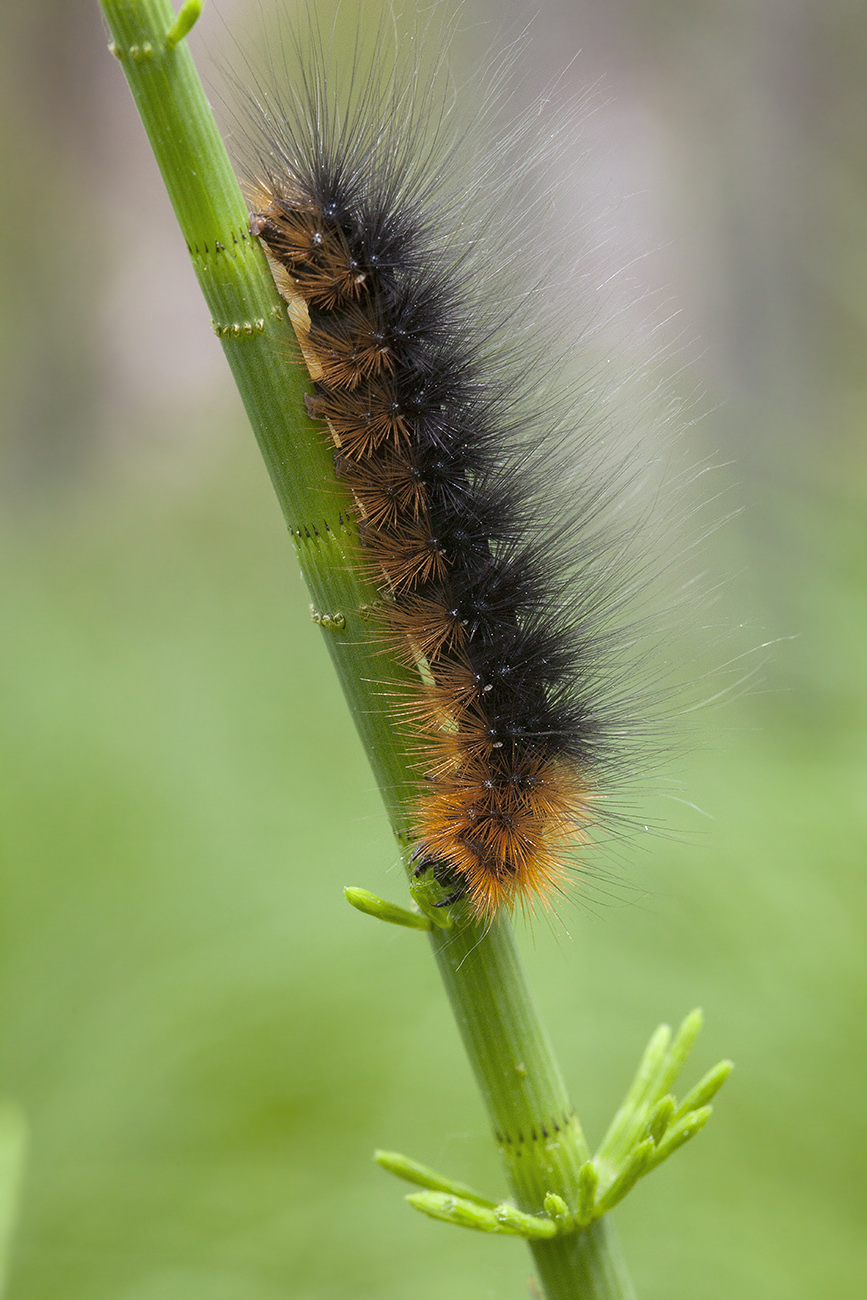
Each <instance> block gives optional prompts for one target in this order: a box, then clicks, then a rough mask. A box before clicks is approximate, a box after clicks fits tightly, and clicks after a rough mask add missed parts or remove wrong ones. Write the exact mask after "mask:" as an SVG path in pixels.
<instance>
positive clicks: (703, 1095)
mask: <svg viewBox="0 0 867 1300" xmlns="http://www.w3.org/2000/svg"><path fill="white" fill-rule="evenodd" d="M734 1068H735V1067H734V1062H733V1061H720V1063H719V1065H715V1066H714V1067H713V1069H712V1070H708V1072H707V1074H705V1075H704V1076H703V1077H702V1078H701V1079H699V1081H698V1083H697V1084H696V1085H695V1087H694V1088H691V1089H690V1091H689V1092H688V1093H687V1094H686V1096H685V1097H684V1099H683V1101H682V1102H681V1103H680V1105H679V1106H678V1108H677V1110H676V1111H675V1112H674V1116H673V1119H674V1122H675V1123H677V1121H678V1120H679V1119H682V1118H683V1117H684V1115H688V1114H689V1113H690V1111H693V1110H699V1109H700V1108H701V1107H702V1106H706V1105H707V1103H708V1102H709V1101H710V1100H711V1098H712V1097H715V1096H716V1094H717V1093H718V1092H719V1090H720V1088H721V1087H722V1086H723V1084H724V1083H725V1081H726V1079H727V1078H728V1077H729V1075H730V1074H731V1072H732V1070H733V1069H734Z"/></svg>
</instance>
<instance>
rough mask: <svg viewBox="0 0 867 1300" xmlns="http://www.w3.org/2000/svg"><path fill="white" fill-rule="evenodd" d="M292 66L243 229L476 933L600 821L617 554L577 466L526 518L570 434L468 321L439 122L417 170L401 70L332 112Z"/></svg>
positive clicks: (616, 712) (451, 873)
mask: <svg viewBox="0 0 867 1300" xmlns="http://www.w3.org/2000/svg"><path fill="white" fill-rule="evenodd" d="M321 63H322V61H321V60H320V72H321ZM306 75H307V77H308V82H307V87H306V95H307V103H306V105H305V104H304V103H303V102H302V104H301V107H300V109H299V110H298V111H297V112H296V113H295V115H294V116H293V117H292V119H291V120H287V119H286V118H281V119H280V120H279V121H275V120H274V119H273V118H270V119H269V120H268V121H267V123H266V126H265V127H264V128H263V130H264V133H265V136H266V138H267V142H268V149H267V150H266V151H262V158H261V166H260V175H259V177H258V178H257V182H256V186H255V188H254V190H253V192H252V193H253V205H254V209H255V210H254V213H253V216H252V219H251V229H252V231H253V233H254V235H256V236H258V237H259V238H260V240H261V241H262V243H263V245H264V247H265V248H266V251H267V253H268V256H269V260H270V262H271V265H272V269H273V270H274V273H275V278H276V280H277V283H278V287H279V288H280V291H281V293H282V294H283V296H284V297H285V298H286V300H287V302H288V304H289V314H290V317H291V319H292V322H293V325H294V327H295V331H296V334H297V336H298V340H299V343H300V346H301V351H302V354H303V359H304V362H305V364H306V366H307V368H308V371H309V373H310V376H311V379H312V381H313V383H314V396H313V398H312V400H311V403H310V408H309V409H310V413H311V414H312V415H314V417H316V418H319V419H322V420H323V421H324V422H325V424H326V426H327V429H328V435H329V436H330V438H331V440H332V442H333V446H334V453H335V469H336V474H337V477H338V478H339V479H341V480H342V481H343V482H345V483H346V484H347V486H348V487H349V488H350V490H351V492H352V494H353V497H354V500H355V504H356V509H357V516H358V529H359V536H360V540H361V543H362V547H363V554H364V560H363V563H364V567H365V569H366V570H367V571H368V573H369V574H370V575H372V576H373V578H374V580H375V581H376V583H377V585H378V586H379V589H380V593H381V610H380V612H381V617H382V622H383V628H384V633H385V635H386V636H387V638H388V641H389V643H390V645H391V648H392V650H393V652H394V653H396V654H397V655H398V656H399V657H400V658H401V659H402V660H403V661H405V662H409V663H411V664H412V665H413V666H414V667H416V668H417V669H418V685H417V689H416V690H415V691H414V692H413V695H412V698H410V699H408V700H406V701H405V702H404V705H403V708H402V710H401V712H400V718H399V720H398V722H397V724H396V725H403V726H408V727H411V729H412V732H413V734H414V736H415V739H416V749H417V766H418V772H419V793H418V797H417V799H416V803H415V809H414V832H415V838H416V849H415V859H416V862H417V864H418V869H419V870H422V869H425V868H427V867H432V868H433V869H434V871H435V872H436V873H437V875H438V877H439V878H440V879H441V880H443V881H444V882H446V883H447V884H448V885H449V887H450V889H451V891H452V894H451V896H452V897H458V896H463V895H466V896H468V897H469V899H470V900H471V903H472V906H473V909H474V911H475V913H476V914H477V916H478V917H480V918H485V917H489V916H490V915H492V914H493V913H494V912H495V911H496V910H497V909H498V908H499V907H501V906H505V907H507V908H509V907H511V906H513V905H514V904H515V902H521V903H527V902H529V903H530V904H532V901H533V900H534V899H535V898H541V899H543V900H546V899H547V898H548V897H549V896H550V894H551V891H552V890H556V889H557V888H558V887H559V886H560V885H561V883H562V881H563V879H564V873H565V867H564V854H565V852H566V849H567V846H569V845H574V844H575V842H576V840H577V841H578V842H579V843H580V842H583V841H585V840H586V839H587V837H588V833H589V829H590V827H591V825H592V824H593V823H594V821H595V820H596V819H597V816H598V811H597V809H598V801H599V798H600V795H604V794H605V781H606V777H607V776H608V774H609V772H610V770H611V768H612V766H613V765H615V763H616V754H617V749H618V745H619V743H620V739H621V736H622V734H623V733H624V731H625V730H626V727H627V725H628V704H627V703H626V696H625V694H624V693H623V691H622V687H621V683H620V682H619V681H617V682H616V684H615V686H614V688H613V689H612V680H611V679H612V678H615V677H616V675H617V672H618V667H617V656H616V652H615V651H614V648H613V647H614V638H613V636H612V632H611V619H612V609H611V606H612V603H614V604H616V598H614V599H613V600H612V593H613V591H614V590H615V589H616V588H617V585H618V584H617V582H615V581H612V578H611V565H610V558H611V554H614V553H616V552H617V550H618V548H619V547H620V545H621V542H622V539H614V540H611V539H610V538H609V539H607V540H606V538H605V529H604V526H600V518H602V517H603V516H604V515H605V513H606V508H607V506H606V502H607V498H608V496H609V495H610V485H608V484H606V483H605V482H604V481H602V482H599V483H596V484H593V483H592V482H591V480H592V474H588V473H585V474H584V475H583V477H582V476H578V477H577V478H576V479H575V480H573V487H574V490H575V492H576V497H575V500H569V490H568V486H567V487H566V491H565V493H564V491H563V485H562V484H561V485H559V490H560V495H561V498H562V497H563V496H564V495H565V497H566V504H565V506H564V505H561V506H560V508H559V512H558V511H556V510H552V511H550V513H549V515H548V517H547V520H540V518H539V513H540V508H541V509H544V507H543V502H544V500H545V498H546V496H548V495H549V494H550V493H551V492H552V489H553V490H554V495H555V496H556V495H557V491H556V489H557V486H558V485H552V483H551V475H552V468H553V470H554V471H555V472H557V473H559V472H561V471H562V470H563V468H564V466H565V465H566V457H564V456H562V455H559V454H558V455H555V456H554V458H553V460H551V459H550V458H549V459H548V460H547V461H546V460H545V457H544V456H540V454H539V445H538V444H539V441H540V439H542V440H543V439H544V436H546V435H547V437H548V438H549V439H553V440H554V441H555V442H559V441H560V440H561V439H562V436H563V425H564V423H565V422H564V421H563V420H562V419H561V420H556V421H555V420H553V419H552V418H551V415H550V413H546V412H545V411H544V409H543V399H542V398H538V399H537V398H536V396H535V394H534V392H533V388H532V378H531V374H530V373H528V367H531V366H532V362H533V361H534V360H538V356H536V357H535V358H534V357H530V358H529V361H528V362H527V363H526V367H525V366H520V367H519V368H518V369H517V370H516V368H515V358H514V357H513V356H512V355H511V350H510V347H509V346H508V345H503V344H502V342H501V336H502V324H501V323H499V322H496V320H495V314H493V313H490V312H489V313H488V314H487V315H486V316H485V315H483V316H482V317H481V318H480V317H479V301H480V295H479V288H478V274H479V266H478V263H477V262H475V261H474V260H473V257H474V254H473V253H471V252H462V251H460V250H461V248H462V247H463V244H464V243H467V244H468V241H467V240H466V232H465V230H464V229H463V228H462V226H461V223H460V222H459V221H456V219H455V202H454V193H453V191H451V190H449V189H448V188H447V186H446V185H445V184H444V183H442V182H440V181H439V179H438V177H437V176H436V175H433V176H432V175H431V174H429V173H430V169H431V168H434V169H435V168H436V166H437V164H438V159H440V160H441V159H442V158H443V157H445V156H446V155H447V154H448V152H449V149H448V145H447V144H446V145H445V146H443V145H442V133H443V128H442V126H441V125H439V124H438V125H436V126H435V129H434V132H433V137H434V141H435V147H432V148H431V147H428V148H427V151H426V159H425V158H423V159H422V162H421V163H419V161H418V160H417V159H414V158H412V156H411V152H410V148H411V145H412V139H411V136H412V132H413V130H414V129H415V128H416V126H417V124H418V112H419V110H418V108H417V107H416V106H415V104H413V106H412V107H411V108H410V109H409V110H408V111H409V117H408V124H407V130H406V131H402V130H401V121H400V120H399V119H400V115H401V112H402V111H404V110H406V109H407V85H408V81H409V80H411V79H407V78H399V77H397V76H396V77H395V79H394V80H393V81H392V83H391V85H390V89H389V90H388V91H387V92H386V93H385V94H384V95H377V94H376V93H374V92H373V91H372V90H371V89H370V85H371V84H373V78H372V79H371V83H369V84H368V85H367V86H366V88H365V89H363V91H360V90H358V88H356V91H355V99H354V100H353V101H351V102H350V106H349V110H348V111H347V110H345V109H344V110H343V111H340V110H339V109H338V108H337V107H336V104H335V103H334V102H332V101H331V99H330V98H329V93H330V92H329V89H328V88H327V86H325V85H323V84H322V82H321V78H319V74H318V73H317V72H316V71H315V70H314V71H310V70H308V72H307V74H306ZM359 84H362V83H359ZM408 136H409V139H408ZM425 165H426V166H427V168H428V170H425ZM469 242H470V243H471V242H472V241H469ZM456 245H457V251H456ZM510 256H511V257H512V258H515V250H514V249H513V250H512V252H511V254H510ZM585 446H586V442H585ZM600 539H601V540H600ZM576 556H577V559H576Z"/></svg>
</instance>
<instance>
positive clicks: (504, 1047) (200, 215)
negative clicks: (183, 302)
mask: <svg viewBox="0 0 867 1300" xmlns="http://www.w3.org/2000/svg"><path fill="white" fill-rule="evenodd" d="M101 3H102V8H103V11H104V13H105V16H106V18H107V20H108V23H109V26H110V28H111V33H112V36H113V45H112V51H113V53H114V54H115V55H116V57H117V58H118V59H119V61H120V63H121V66H122V68H123V70H124V72H125V73H126V76H127V80H128V82H129V85H130V89H131V90H132V93H133V96H134V98H135V101H136V104H137V106H138V109H139V112H140V113H141V117H142V120H143V122H144V125H145V129H146V131H147V133H148V136H149V138H150V141H151V144H152V146H153V149H154V153H155V155H156V158H157V162H158V163H159V166H160V170H161V171H162V174H163V178H164V180H165V183H166V186H167V188H168V192H169V195H170V197H171V200H172V203H173V205H174V209H175V212H176V214H177V217H178V221H179V222H180V226H181V230H182V232H183V235H184V238H185V239H186V241H187V245H188V248H189V250H190V255H191V258H192V262H193V268H194V270H195V273H196V275H197V277H198V280H199V284H200V285H201V288H202V291H203V293H204V296H205V300H206V302H207V304H208V307H209V309H210V312H211V315H212V320H213V326H214V329H215V331H216V332H217V334H218V336H219V337H220V340H221V342H222V344H223V348H224V350H225V353H226V356H227V358H228V361H229V365H230V366H231V368H232V373H233V375H234V377H235V380H236V382H237V385H238V388H239V391H240V393H241V397H242V400H243V402H244V405H245V407H246V410H247V413H248V415H249V417H250V422H251V424H252V426H253V430H254V432H255V434H256V437H257V439H258V442H259V446H260V448H261V451H262V455H263V456H264V458H265V463H266V465H267V467H268V471H269V473H270V475H271V479H272V482H273V484H274V489H275V491H276V493H277V497H278V500H279V502H280V505H281V507H282V509H283V513H284V515H285V518H286V521H287V524H288V526H289V530H290V532H291V534H292V536H293V538H294V539H295V542H296V545H297V547H298V551H299V555H300V559H301V564H302V568H303V571H304V576H305V578H306V580H307V583H308V585H309V587H310V593H311V597H312V600H313V606H314V617H315V618H316V619H317V621H318V622H319V623H320V626H321V627H322V629H323V635H324V637H325V640H326V642H327V644H328V648H329V650H330V652H331V655H332V658H333V660H334V663H335V666H336V668H337V672H338V675H339V677H340V680H341V683H342V685H343V689H344V692H345V694H346V698H347V700H348V702H349V706H350V708H351V710H352V713H353V717H354V718H355V721H356V725H357V726H358V730H359V732H360V734H361V739H362V742H363V744H364V746H365V749H366V751H367V754H368V757H369V759H370V762H371V764H372V766H373V769H374V771H375V773H376V776H377V779H378V781H379V785H380V789H381V790H382V794H383V798H384V800H385V803H386V806H387V808H388V812H389V816H390V818H391V823H392V826H393V829H394V832H395V835H396V836H397V838H398V841H399V843H400V844H401V848H402V851H403V852H404V856H405V858H406V856H407V850H408V846H409V838H408V831H409V814H408V804H409V800H410V797H411V794H412V789H413V781H412V770H411V766H410V763H409V758H408V755H407V752H406V747H405V744H404V742H403V740H402V739H401V737H400V735H399V733H398V731H397V730H396V729H395V728H394V726H393V723H392V720H391V718H390V717H389V714H388V711H387V709H386V708H384V706H383V699H382V686H381V685H379V686H378V685H377V683H381V682H382V680H383V678H384V677H390V678H391V679H392V680H396V679H397V678H399V677H400V675H401V672H402V671H404V672H405V671H406V670H401V669H400V668H399V667H398V666H396V665H389V666H388V668H386V666H385V664H384V663H383V658H382V653H381V645H380V643H378V641H377V639H376V634H375V624H372V623H371V621H370V620H369V619H366V618H365V612H366V611H367V610H368V609H369V607H370V606H371V604H372V603H373V602H374V601H375V600H376V597H377V592H376V589H375V588H374V587H372V586H371V585H370V584H369V583H367V582H366V581H365V580H363V579H362V578H361V577H360V576H359V573H358V565H357V564H356V563H354V559H355V551H356V546H357V540H356V534H355V529H354V527H353V525H352V502H351V499H350V498H349V496H348V495H347V493H346V492H345V490H344V489H343V488H342V487H341V486H340V485H339V484H338V483H337V482H336V481H335V478H334V473H333V461H332V452H331V450H330V448H329V446H328V443H327V440H326V439H325V438H323V437H322V434H321V430H320V428H319V426H317V425H315V424H314V423H313V422H311V421H310V420H309V419H308V418H307V416H306V414H305V407H304V400H303V398H304V392H305V390H307V389H309V387H310V381H309V379H308V378H307V376H306V374H305V372H304V370H303V368H302V367H301V366H299V365H293V364H289V363H288V357H289V355H290V353H292V351H293V345H294V340H293V337H292V331H291V328H290V326H289V324H288V321H287V317H286V312H285V305H284V303H283V302H282V300H281V299H280V297H279V296H278V294H277V291H276V289H275V287H274V283H273V280H272V278H271V275H270V272H269V270H268V267H267V264H266V261H265V258H264V255H263V254H262V252H261V250H260V248H259V245H258V242H257V241H256V240H254V239H253V238H251V236H250V233H249V224H248V215H247V210H246V206H245V203H244V200H243V197H242V195H241V192H240V190H239V188H238V184H237V181H236V179H235V176H234V173H233V171H232V168H231V166H230V163H229V159H228V157H227V155H226V151H225V149H224V147H223V144H222V141H221V140H220V137H219V135H218V132H217V128H216V124H215V122H214V119H213V116H212V114H211V111H210V109H209V107H208V104H207V101H206V98H205V95H204V92H203V89H202V86H201V83H200V82H199V79H198V76H197V74H196V71H195V68H194V66H193V62H192V59H191V57H190V54H189V51H188V49H187V45H186V41H185V40H184V39H183V38H184V36H185V34H186V31H187V30H188V29H189V27H191V26H192V24H193V22H195V19H196V17H197V16H198V12H199V8H200V6H199V4H198V3H197V0H193V3H188V4H187V5H185V6H184V8H183V9H182V10H181V13H180V15H179V16H178V17H177V18H176V16H175V14H174V12H173V10H172V8H171V6H170V3H169V0H101ZM287 721H288V720H287ZM456 910H458V911H459V910H460V909H456ZM429 936H430V941H431V943H432V945H433V948H434V953H435V956H436V959H437V963H438V965H439V969H440V973H441V975H442V978H443V981H444V983H445V986H446V989H447V991H448V995H449V998H450V1000H451V1003H452V1007H453V1009H454V1013H455V1018H456V1020H457V1022H458V1026H459V1029H460V1031H461V1035H462V1037H463V1041H464V1045H465V1047H466V1049H467V1052H468V1055H469V1057H470V1061H471V1063H472V1066H473V1069H474V1071H475V1074H476V1078H477V1081H478V1084H479V1087H480V1089H481V1092H482V1096H483V1099H484V1102H485V1105H486V1106H487V1109H488V1113H489V1116H490V1119H491V1122H492V1126H493V1128H494V1131H495V1133H496V1134H497V1137H498V1141H499V1143H500V1146H501V1150H502V1152H503V1154H504V1160H505V1166H506V1170H507V1173H508V1175H509V1179H510V1182H511V1184H512V1189H513V1192H514V1196H515V1199H516V1201H517V1204H518V1206H519V1207H520V1209H521V1210H523V1211H526V1212H527V1213H529V1214H532V1215H536V1216H541V1215H542V1212H543V1202H544V1200H545V1196H546V1194H548V1193H553V1194H554V1196H555V1197H560V1198H562V1200H563V1201H565V1202H566V1204H567V1205H568V1206H574V1205H575V1204H576V1202H577V1200H578V1198H579V1195H580V1189H579V1181H580V1180H579V1173H580V1170H581V1167H582V1165H583V1164H584V1163H585V1162H586V1161H587V1160H588V1157H589V1151H588V1149H587V1145H586V1142H585V1140H584V1136H583V1133H582V1132H581V1128H580V1126H579V1124H578V1121H577V1118H576V1117H575V1114H574V1110H573V1108H572V1106H571V1104H570V1102H569V1099H568V1096H567V1093H566V1089H565V1086H564V1084H563V1080H562V1078H561V1075H560V1071H559V1068H558V1066H557V1063H556V1061H555V1060H554V1056H553V1054H552V1051H551V1048H550V1045H549V1043H548V1039H547V1036H546V1034H545V1031H544V1029H543V1027H542V1025H541V1023H540V1020H539V1017H538V1014H537V1012H536V1008H535V1006H534V1004H533V1000H532V998H531V996H530V993H529V990H528V989H527V986H526V982H525V979H524V974H523V971H522V968H521V963H520V959H519V956H518V953H517V949H516V946H515V942H514V937H513V934H512V930H511V926H510V924H509V922H508V921H507V920H505V919H499V920H498V921H497V922H496V923H495V924H494V925H493V926H491V928H490V929H489V930H485V929H484V928H482V927H480V926H479V925H478V924H477V923H475V922H473V921H472V920H469V921H467V920H465V919H459V920H457V921H456V922H455V924H454V925H453V926H452V928H448V929H445V928H441V927H440V926H433V927H432V928H431V929H430V931H429ZM446 1208H448V1207H446ZM564 1208H565V1207H564ZM441 1217H442V1216H441ZM539 1222H540V1231H541V1228H542V1227H544V1228H545V1229H546V1230H548V1229H549V1228H550V1225H551V1218H550V1216H546V1217H545V1218H544V1219H541V1218H540V1220H539ZM502 1230H503V1231H510V1230H511V1231H514V1228H512V1229H509V1227H508V1225H504V1227H503V1229H502ZM518 1235H527V1234H526V1233H519V1234H518ZM531 1249H532V1250H533V1253H534V1255H535V1258H536V1264H537V1267H538V1270H539V1273H540V1275H541V1277H542V1281H543V1284H544V1286H545V1288H546V1292H547V1294H548V1296H549V1297H551V1298H552V1300H553V1298H554V1297H567V1296H569V1297H581V1298H582V1300H625V1298H626V1297H630V1296H632V1295H633V1294H634V1293H633V1290H632V1287H631V1284H630V1282H629V1280H628V1278H627V1276H626V1274H625V1272H624V1269H623V1266H622V1264H621V1262H620V1258H619V1254H618V1251H617V1248H616V1245H614V1243H613V1242H612V1240H611V1234H610V1231H609V1230H608V1228H607V1225H606V1223H605V1221H604V1220H602V1219H599V1220H597V1221H596V1222H594V1223H593V1224H591V1225H590V1226H589V1227H586V1228H583V1229H582V1230H580V1231H574V1230H573V1231H569V1232H566V1233H563V1234H562V1235H557V1236H553V1237H552V1238H550V1239H545V1240H538V1241H533V1242H531Z"/></svg>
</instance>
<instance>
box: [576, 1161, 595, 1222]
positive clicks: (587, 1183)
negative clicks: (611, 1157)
mask: <svg viewBox="0 0 867 1300" xmlns="http://www.w3.org/2000/svg"><path fill="white" fill-rule="evenodd" d="M598 1186H599V1171H598V1169H597V1168H596V1166H595V1164H594V1163H593V1161H592V1160H585V1161H584V1164H583V1165H582V1166H581V1168H580V1170H579V1172H578V1205H577V1208H576V1210H575V1218H576V1219H577V1221H578V1223H579V1225H580V1226H581V1227H582V1228H586V1227H587V1225H588V1223H592V1222H593V1218H594V1215H595V1212H596V1189H597V1187H598Z"/></svg>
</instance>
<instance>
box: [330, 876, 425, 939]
mask: <svg viewBox="0 0 867 1300" xmlns="http://www.w3.org/2000/svg"><path fill="white" fill-rule="evenodd" d="M343 893H344V895H345V897H346V901H347V903H351V904H352V906H353V907H355V908H357V909H358V911H359V912H364V914H365V916H375V917H376V918H377V920H379V921H389V922H390V923H391V924H392V925H405V926H406V927H407V928H408V929H410V930H432V929H433V925H432V924H431V922H430V921H429V920H428V918H427V917H426V916H422V915H421V913H420V912H408V911H407V910H406V908H405V907H398V906H397V904H396V903H387V902H386V901H385V899H384V898H377V896H376V894H371V893H370V891H369V890H367V889H359V888H358V887H357V886H355V885H347V886H346V888H345V889H344V891H343Z"/></svg>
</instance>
